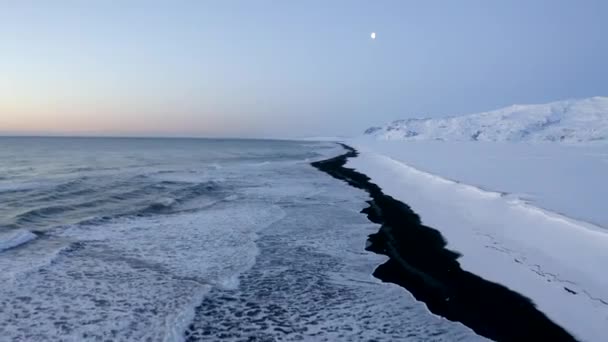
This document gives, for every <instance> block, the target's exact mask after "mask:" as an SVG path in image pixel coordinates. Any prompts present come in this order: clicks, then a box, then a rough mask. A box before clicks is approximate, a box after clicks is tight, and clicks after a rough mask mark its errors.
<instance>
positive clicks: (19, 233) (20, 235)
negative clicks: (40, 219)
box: [0, 229, 38, 252]
mask: <svg viewBox="0 0 608 342" xmlns="http://www.w3.org/2000/svg"><path fill="white" fill-rule="evenodd" d="M37 237H38V236H37V235H36V234H34V233H32V232H30V231H29V230H25V229H17V230H13V231H9V232H6V233H0V252H2V251H5V250H7V249H11V248H15V247H18V246H21V245H23V244H25V243H28V242H30V241H32V240H34V239H36V238H37Z"/></svg>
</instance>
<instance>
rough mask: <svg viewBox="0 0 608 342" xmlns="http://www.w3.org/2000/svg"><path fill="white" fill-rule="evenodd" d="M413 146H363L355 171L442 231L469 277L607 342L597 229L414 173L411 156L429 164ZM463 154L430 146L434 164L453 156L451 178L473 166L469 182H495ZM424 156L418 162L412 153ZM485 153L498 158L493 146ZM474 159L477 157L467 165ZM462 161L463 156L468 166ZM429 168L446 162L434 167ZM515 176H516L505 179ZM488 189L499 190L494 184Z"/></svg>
mask: <svg viewBox="0 0 608 342" xmlns="http://www.w3.org/2000/svg"><path fill="white" fill-rule="evenodd" d="M408 144H409V143H402V144H401V145H399V146H397V145H393V146H392V147H391V148H389V149H386V150H385V149H382V147H381V144H380V145H379V144H373V143H370V144H369V145H366V144H365V143H361V142H358V143H357V142H355V143H354V146H355V147H358V148H359V150H360V151H361V154H360V156H359V157H357V158H354V159H351V160H350V161H349V162H348V164H347V166H348V167H354V168H355V169H357V170H358V171H360V172H362V173H365V174H367V175H368V176H369V177H371V179H372V182H374V183H376V184H378V185H379V186H380V187H381V188H382V189H383V191H384V193H386V194H387V195H390V196H393V197H395V198H397V199H399V200H401V201H403V202H404V203H406V204H408V205H410V206H411V207H412V209H413V210H414V211H415V212H416V213H418V214H419V215H420V216H421V218H422V221H423V223H424V224H426V225H429V226H431V227H434V228H436V229H438V230H439V231H440V232H441V233H442V235H443V236H444V237H445V238H446V240H447V242H448V248H449V249H451V250H454V251H457V252H459V253H461V254H462V255H463V256H462V257H461V258H460V259H459V262H460V264H461V265H462V267H463V269H465V270H468V271H470V272H473V273H475V274H477V275H479V276H481V277H483V278H485V279H487V280H490V281H493V282H497V283H500V284H503V285H505V286H507V287H509V288H511V289H512V290H514V291H517V292H519V293H521V294H522V295H524V296H527V297H529V298H531V299H532V300H533V301H534V303H535V304H536V305H537V307H538V308H539V310H541V311H543V312H544V313H546V314H547V315H548V317H549V318H551V319H552V320H553V321H555V322H556V323H557V324H559V325H561V326H563V327H564V328H566V329H567V330H568V331H570V332H571V333H573V334H574V335H575V336H576V337H577V338H579V339H581V340H583V341H603V340H604V339H605V336H606V335H607V334H608V330H607V328H606V327H608V274H607V273H606V272H603V269H604V268H605V265H607V264H608V233H607V232H606V231H605V230H603V229H601V228H599V227H597V226H593V225H591V224H589V223H586V222H581V221H578V220H575V219H572V218H569V217H567V216H564V215H560V214H557V213H555V212H551V211H548V210H543V209H540V208H537V207H535V206H533V205H531V204H529V203H528V202H526V201H523V200H521V199H519V198H518V197H517V196H505V195H504V194H503V193H501V192H499V191H488V190H484V189H481V188H478V187H475V186H472V185H468V184H463V183H460V182H457V181H454V180H450V179H446V178H443V177H442V176H443V173H441V174H440V175H435V174H432V173H429V172H425V171H421V170H419V169H417V168H415V167H412V166H410V165H408V164H409V162H407V161H408V158H409V156H412V160H413V162H412V164H413V165H421V164H416V163H417V162H418V163H420V161H422V160H423V158H422V150H423V149H424V145H423V144H422V143H420V145H418V146H417V147H412V146H408ZM480 144H481V143H480ZM459 146H460V145H454V144H450V145H449V146H448V145H444V146H443V147H441V150H442V151H444V152H443V154H434V153H433V152H434V151H436V150H438V148H437V147H433V145H427V147H428V149H427V150H426V151H427V153H426V160H433V158H440V156H444V157H446V156H447V155H448V154H449V153H448V152H447V151H448V149H451V151H452V153H451V159H450V161H451V163H447V162H445V161H443V162H444V164H441V165H443V167H444V168H443V169H442V170H450V166H451V169H452V170H466V166H465V167H463V165H471V167H470V168H469V169H468V170H469V172H471V173H470V174H469V175H468V178H467V179H469V180H470V179H480V180H481V182H483V181H484V180H487V179H491V177H493V176H485V177H484V176H483V175H482V173H476V172H475V171H476V165H477V164H475V163H472V164H468V161H470V160H474V159H475V158H484V156H483V155H480V154H475V153H471V151H470V150H469V151H462V150H459ZM416 148H418V149H419V150H418V154H416V153H412V154H409V153H408V152H410V151H416V150H415V149H416ZM479 148H480V149H482V148H486V149H490V150H491V147H488V146H486V147H479ZM523 150H527V149H526V148H524V147H521V149H518V148H515V149H514V150H512V151H511V152H512V153H515V155H517V153H518V152H521V151H523ZM477 151H479V150H477ZM531 151H539V150H534V149H533V148H532V149H531ZM551 151H553V150H551ZM577 151H583V150H577ZM467 153H470V154H471V155H470V156H468V157H464V156H465V155H466V154H467ZM387 155H388V156H387ZM501 155H502V154H500V153H496V154H492V157H494V158H495V159H496V161H495V164H494V165H495V166H497V169H500V166H502V165H505V163H504V161H503V162H501V161H500V157H501ZM389 156H390V157H389ZM459 156H463V160H462V161H460V160H459V159H458V157H459ZM509 156H511V157H512V155H509V154H507V155H506V157H505V158H507V159H508V158H511V157H509ZM519 156H520V157H521V158H523V157H524V155H521V154H520V155H519ZM553 156H556V154H553ZM568 156H569V154H568V152H566V153H564V154H563V158H567V157H568ZM486 157H487V156H486ZM562 162H564V161H562ZM551 163H552V162H551V161H549V162H547V164H546V166H550V165H552V164H551ZM564 163H567V162H564ZM426 165H439V162H436V161H430V162H427V164H426ZM536 165H540V164H536ZM582 166H584V164H583V165H582ZM426 170H427V171H428V168H427V169H426ZM431 170H432V169H431ZM545 171H547V172H548V170H547V169H545ZM442 172H443V171H442ZM457 172H458V171H457ZM446 174H448V176H450V175H452V176H453V175H454V174H455V173H452V174H450V173H449V171H448V172H446ZM459 174H463V173H459ZM507 174H508V170H507V171H505V172H504V173H502V174H501V175H502V177H506V176H507ZM476 176H479V178H476ZM511 177H514V178H515V177H516V178H517V179H522V181H524V182H527V183H523V184H532V182H530V181H529V180H525V173H523V174H522V173H519V174H518V173H512V174H511ZM450 178H452V177H450ZM454 178H455V179H456V180H459V179H458V178H456V177H454ZM494 179H499V177H497V178H494ZM598 180H599V179H597V178H595V179H586V180H585V181H588V182H591V183H593V182H594V181H598ZM568 181H569V180H568V179H566V180H565V182H568ZM579 182H580V180H579ZM482 184H484V183H482ZM507 184H508V183H507ZM582 184H584V183H582ZM484 185H486V186H487V187H486V188H489V189H496V187H492V186H490V185H489V183H486V184H484ZM581 186H584V185H581ZM598 186H599V187H601V186H602V185H601V184H598ZM524 187H525V186H524ZM541 187H542V185H541ZM531 188H532V189H534V185H531ZM499 189H500V188H499ZM503 189H504V188H503ZM574 200H581V201H585V199H574ZM590 205H592V204H591V203H590Z"/></svg>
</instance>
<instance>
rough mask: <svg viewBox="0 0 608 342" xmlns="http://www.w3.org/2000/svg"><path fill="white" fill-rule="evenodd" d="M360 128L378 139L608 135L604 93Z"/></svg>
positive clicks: (574, 138)
mask: <svg viewBox="0 0 608 342" xmlns="http://www.w3.org/2000/svg"><path fill="white" fill-rule="evenodd" d="M365 134H366V135H369V136H373V137H375V138H377V139H381V140H440V141H548V142H553V141H558V142H568V143H576V142H588V141H602V140H605V141H608V97H600V96H598V97H591V98H586V99H580V100H566V101H558V102H551V103H547V104H536V105H512V106H509V107H505V108H502V109H497V110H493V111H489V112H483V113H476V114H469V115H463V116H453V117H447V118H426V119H406V120H397V121H393V122H392V123H390V124H388V125H386V126H383V127H371V128H369V129H367V130H366V131H365Z"/></svg>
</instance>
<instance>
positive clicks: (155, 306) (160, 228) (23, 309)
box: [0, 137, 482, 341]
mask: <svg viewBox="0 0 608 342" xmlns="http://www.w3.org/2000/svg"><path fill="white" fill-rule="evenodd" d="M340 153H342V148H341V147H340V146H339V145H335V144H333V143H322V142H302V141H270V140H220V139H153V138H37V137H2V138H0V284H2V285H1V286H0V332H1V333H0V341H15V340H21V341H49V340H53V341H63V340H65V341H83V340H84V341H89V340H90V341H108V340H109V341H215V340H221V341H296V340H308V341H342V340H348V341H368V340H375V341H394V340H425V341H429V340H433V341H473V340H481V339H482V338H481V337H479V336H477V335H475V334H474V333H473V332H472V331H471V330H470V329H468V328H466V327H464V326H463V325H461V324H459V323H454V322H450V321H447V320H446V319H443V318H440V317H438V316H435V315H433V314H431V313H430V312H429V311H428V310H427V308H426V307H425V306H424V304H422V303H420V302H417V301H416V300H414V298H413V297H412V296H411V295H410V294H409V293H407V292H405V291H404V290H403V289H402V288H400V287H398V286H395V285H392V284H384V283H382V282H380V281H379V280H378V279H376V278H374V277H373V276H372V273H373V271H374V269H375V268H376V267H377V266H378V265H379V264H381V263H382V262H384V261H385V260H386V257H383V256H380V255H376V254H373V253H370V252H366V251H365V250H364V248H365V245H366V240H367V236H368V235H369V234H372V233H375V232H376V231H377V230H378V226H377V225H375V224H372V223H370V222H369V221H368V220H367V219H366V218H365V216H364V215H361V214H360V213H359V211H360V210H361V209H363V208H364V207H365V206H366V202H365V201H366V200H368V199H369V198H368V196H367V194H366V193H365V192H363V191H361V190H358V189H354V188H351V187H349V186H348V185H346V183H343V182H341V181H339V180H336V179H333V178H331V177H329V176H328V175H326V174H324V173H322V172H320V171H318V170H316V169H314V168H313V167H312V166H311V165H310V163H311V162H313V161H317V160H322V159H326V158H329V157H332V156H335V155H338V154H340Z"/></svg>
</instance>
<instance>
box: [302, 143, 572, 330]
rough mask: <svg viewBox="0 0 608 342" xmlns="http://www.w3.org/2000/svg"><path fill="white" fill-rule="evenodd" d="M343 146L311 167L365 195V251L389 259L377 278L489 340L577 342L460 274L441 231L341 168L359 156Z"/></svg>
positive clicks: (498, 290)
mask: <svg viewBox="0 0 608 342" xmlns="http://www.w3.org/2000/svg"><path fill="white" fill-rule="evenodd" d="M342 146H343V147H344V148H345V149H346V150H347V153H345V154H343V155H340V156H337V157H335V158H331V159H328V160H323V161H319V162H314V163H312V164H311V165H312V166H313V167H315V168H317V169H319V170H321V171H323V172H326V173H328V174H329V175H331V176H332V177H334V178H337V179H340V180H343V181H345V182H347V183H348V184H349V185H351V186H353V187H356V188H359V189H362V190H364V191H366V192H367V193H369V195H370V197H371V199H370V200H369V201H368V203H369V207H367V208H365V209H363V210H362V213H364V214H366V215H367V217H368V219H369V220H370V221H372V222H374V223H377V224H380V225H381V227H380V230H379V231H378V233H375V234H372V235H370V236H369V241H370V243H371V244H370V245H369V247H368V248H367V249H368V250H369V251H372V252H375V253H378V254H383V255H386V256H388V257H389V258H390V259H389V260H388V261H387V262H386V263H384V264H382V265H380V266H379V267H378V268H377V269H376V270H375V272H374V276H375V277H377V278H379V279H381V280H382V281H385V282H391V283H394V284H397V285H400V286H402V287H403V288H405V289H406V290H407V291H409V292H411V293H412V294H413V295H414V296H415V298H416V299H417V300H420V301H422V302H424V303H426V305H427V307H428V308H429V310H430V311H432V312H433V313H435V314H437V315H440V316H443V317H445V318H447V319H449V320H452V321H457V322H461V323H463V324H464V325H466V326H468V327H470V328H471V329H473V330H474V331H475V332H476V333H478V334H480V335H482V336H485V337H487V338H490V339H492V340H496V341H540V340H543V341H575V339H574V337H573V336H571V335H570V334H569V333H568V332H567V331H566V330H565V329H563V328H562V327H560V326H558V325H556V324H555V323H553V322H552V321H551V320H550V319H549V318H547V317H546V316H545V315H544V314H543V313H542V312H540V311H539V310H537V309H536V307H535V305H534V304H533V303H532V301H531V300H530V299H528V298H526V297H524V296H522V295H520V294H518V293H516V292H514V291H511V290H509V289H508V288H506V287H504V286H502V285H499V284H496V283H492V282H490V281H487V280H484V279H483V278H481V277H479V276H477V275H475V274H472V273H470V272H467V271H464V270H463V269H461V267H460V264H459V263H458V261H457V259H458V257H459V254H458V253H456V252H454V251H451V250H448V249H447V248H446V241H445V239H444V238H443V237H442V235H441V234H440V232H439V231H437V230H436V229H433V228H431V227H427V226H424V225H423V224H422V223H421V220H420V217H419V216H418V215H417V214H416V213H414V212H413V211H412V209H411V208H410V207H409V206H407V205H406V204H404V203H402V202H400V201H398V200H396V199H394V198H392V197H390V196H388V195H385V194H384V193H383V192H382V189H380V187H378V186H377V185H376V184H374V183H372V182H371V181H370V178H369V177H367V176H366V175H364V174H362V173H359V172H357V171H355V170H353V169H350V168H347V167H344V165H345V164H346V161H347V159H348V158H353V157H356V156H357V151H355V150H354V149H353V148H351V147H350V146H347V145H342Z"/></svg>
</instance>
